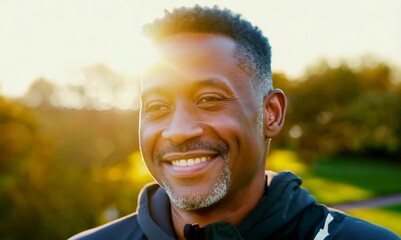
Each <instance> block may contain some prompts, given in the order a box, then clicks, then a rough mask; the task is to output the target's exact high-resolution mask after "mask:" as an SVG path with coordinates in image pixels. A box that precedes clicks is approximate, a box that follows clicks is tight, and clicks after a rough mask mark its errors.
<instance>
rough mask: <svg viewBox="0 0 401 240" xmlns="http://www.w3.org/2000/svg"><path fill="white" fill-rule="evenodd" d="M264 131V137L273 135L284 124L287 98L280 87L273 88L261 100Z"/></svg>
mask: <svg viewBox="0 0 401 240" xmlns="http://www.w3.org/2000/svg"><path fill="white" fill-rule="evenodd" d="M263 104H264V118H263V120H264V131H265V136H266V138H272V137H275V136H276V135H277V134H279V132H280V131H281V128H282V127H283V125H284V120H285V114H286V111H287V99H286V97H285V94H284V92H283V91H281V90H280V89H274V90H273V91H271V92H270V93H269V94H268V95H267V96H266V97H265V99H264V100H263Z"/></svg>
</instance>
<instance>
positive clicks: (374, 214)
mask: <svg viewBox="0 0 401 240" xmlns="http://www.w3.org/2000/svg"><path fill="white" fill-rule="evenodd" d="M347 213H348V214H349V215H352V216H355V217H357V218H361V219H364V220H367V221H369V222H372V223H375V224H378V225H380V226H383V227H386V228H388V229H391V230H392V231H394V232H395V233H397V234H398V235H399V236H401V204H400V205H394V206H389V207H383V208H371V209H358V210H352V211H347Z"/></svg>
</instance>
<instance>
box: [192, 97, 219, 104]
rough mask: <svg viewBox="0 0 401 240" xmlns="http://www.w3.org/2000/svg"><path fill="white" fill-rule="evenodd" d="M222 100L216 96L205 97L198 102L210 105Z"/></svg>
mask: <svg viewBox="0 0 401 240" xmlns="http://www.w3.org/2000/svg"><path fill="white" fill-rule="evenodd" d="M219 100H221V97H216V96H205V97H202V98H200V99H199V100H198V102H197V103H198V104H202V103H210V102H216V101H219Z"/></svg>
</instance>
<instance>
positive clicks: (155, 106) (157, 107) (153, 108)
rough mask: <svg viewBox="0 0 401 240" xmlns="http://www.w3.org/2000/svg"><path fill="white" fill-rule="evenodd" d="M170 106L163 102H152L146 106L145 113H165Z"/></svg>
mask: <svg viewBox="0 0 401 240" xmlns="http://www.w3.org/2000/svg"><path fill="white" fill-rule="evenodd" d="M168 109H169V106H168V105H167V104H165V103H162V102H152V103H149V104H147V105H146V108H145V111H146V112H157V111H164V110H168Z"/></svg>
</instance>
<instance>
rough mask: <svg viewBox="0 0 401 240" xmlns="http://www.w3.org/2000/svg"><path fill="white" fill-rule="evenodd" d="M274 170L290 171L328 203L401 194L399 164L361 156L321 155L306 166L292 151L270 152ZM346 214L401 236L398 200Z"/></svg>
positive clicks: (400, 206) (268, 163) (304, 185)
mask: <svg viewBox="0 0 401 240" xmlns="http://www.w3.org/2000/svg"><path fill="white" fill-rule="evenodd" d="M266 167H267V169H271V170H274V171H281V170H291V171H293V172H295V173H296V174H297V175H299V176H301V177H302V179H303V184H302V186H303V187H305V188H307V189H308V190H309V191H310V192H311V194H312V195H314V196H315V197H316V199H317V201H318V202H320V203H324V204H327V205H333V204H339V203H345V202H355V201H363V200H368V199H371V198H374V197H377V196H384V195H389V194H394V193H401V164H394V163H389V162H381V161H372V160H367V159H360V158H339V157H336V158H320V159H317V161H316V164H315V166H313V167H310V168H308V167H306V166H305V165H303V164H302V163H301V161H300V160H299V158H298V155H297V154H296V153H294V152H291V151H283V150H278V151H273V152H272V153H271V154H270V156H269V159H268V162H267V164H266ZM347 213H348V214H349V215H352V216H355V217H358V218H361V219H364V220H367V221H369V222H372V223H375V224H378V225H381V226H384V227H387V228H389V229H391V230H392V231H394V232H396V233H397V234H398V235H400V236H401V203H400V205H393V206H388V207H380V208H371V209H358V210H351V211H347Z"/></svg>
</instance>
